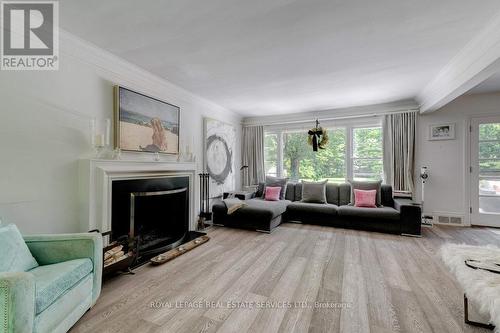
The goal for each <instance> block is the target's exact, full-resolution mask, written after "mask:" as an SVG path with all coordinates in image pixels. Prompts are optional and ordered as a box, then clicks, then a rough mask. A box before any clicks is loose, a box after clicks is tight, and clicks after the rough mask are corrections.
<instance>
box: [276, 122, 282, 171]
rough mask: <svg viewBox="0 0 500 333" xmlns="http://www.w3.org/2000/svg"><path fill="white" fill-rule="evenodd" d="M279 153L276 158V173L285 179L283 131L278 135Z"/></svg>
mask: <svg viewBox="0 0 500 333" xmlns="http://www.w3.org/2000/svg"><path fill="white" fill-rule="evenodd" d="M277 135H278V151H277V155H278V156H277V157H276V162H277V163H276V164H277V165H276V167H277V170H276V172H277V173H278V177H283V149H284V148H283V131H282V130H280V131H279V132H278V133H277Z"/></svg>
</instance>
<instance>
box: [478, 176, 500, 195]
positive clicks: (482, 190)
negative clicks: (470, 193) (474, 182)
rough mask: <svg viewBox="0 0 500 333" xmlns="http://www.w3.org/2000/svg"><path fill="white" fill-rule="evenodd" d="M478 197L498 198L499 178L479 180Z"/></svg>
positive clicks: (499, 192) (499, 191)
mask: <svg viewBox="0 0 500 333" xmlns="http://www.w3.org/2000/svg"><path fill="white" fill-rule="evenodd" d="M479 195H480V196H481V195H484V196H498V197H500V178H498V179H496V178H493V179H480V180H479Z"/></svg>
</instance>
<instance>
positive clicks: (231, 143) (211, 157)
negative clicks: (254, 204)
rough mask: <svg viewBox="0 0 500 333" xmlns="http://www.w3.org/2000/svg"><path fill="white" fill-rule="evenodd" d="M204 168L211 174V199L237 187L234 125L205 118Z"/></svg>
mask: <svg viewBox="0 0 500 333" xmlns="http://www.w3.org/2000/svg"><path fill="white" fill-rule="evenodd" d="M203 122H204V142H205V149H204V170H206V172H207V173H208V174H209V175H210V179H209V182H210V193H209V196H210V198H211V199H214V198H221V197H222V195H223V193H224V192H228V191H233V190H234V189H235V185H236V181H235V159H234V154H235V150H236V129H235V127H234V126H233V125H231V124H228V123H225V122H223V121H220V120H216V119H212V118H204V120H203Z"/></svg>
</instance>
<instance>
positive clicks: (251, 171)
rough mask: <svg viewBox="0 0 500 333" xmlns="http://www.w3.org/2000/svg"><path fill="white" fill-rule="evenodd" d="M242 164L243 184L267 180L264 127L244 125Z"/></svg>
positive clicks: (254, 183) (247, 184)
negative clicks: (243, 167)
mask: <svg viewBox="0 0 500 333" xmlns="http://www.w3.org/2000/svg"><path fill="white" fill-rule="evenodd" d="M242 146H243V147H242V148H243V151H242V165H243V166H244V165H248V168H247V169H246V170H245V171H244V172H243V186H249V185H256V184H258V183H259V182H262V181H264V180H265V176H266V175H265V172H264V127H263V126H251V127H243V144H242Z"/></svg>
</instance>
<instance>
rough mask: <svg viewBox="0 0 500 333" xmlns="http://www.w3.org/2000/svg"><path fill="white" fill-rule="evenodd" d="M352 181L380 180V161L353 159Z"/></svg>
mask: <svg viewBox="0 0 500 333" xmlns="http://www.w3.org/2000/svg"><path fill="white" fill-rule="evenodd" d="M352 166H353V173H354V175H353V177H354V180H379V179H382V159H353V161H352Z"/></svg>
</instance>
